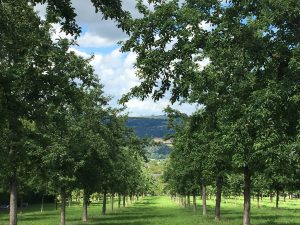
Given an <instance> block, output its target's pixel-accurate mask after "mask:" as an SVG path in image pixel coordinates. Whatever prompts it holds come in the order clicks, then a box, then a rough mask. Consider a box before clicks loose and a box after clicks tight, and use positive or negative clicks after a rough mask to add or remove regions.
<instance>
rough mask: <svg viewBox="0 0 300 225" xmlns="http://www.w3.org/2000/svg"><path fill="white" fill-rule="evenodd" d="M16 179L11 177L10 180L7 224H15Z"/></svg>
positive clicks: (16, 207) (16, 208)
mask: <svg viewBox="0 0 300 225" xmlns="http://www.w3.org/2000/svg"><path fill="white" fill-rule="evenodd" d="M17 210H18V206H17V181H16V180H15V179H13V180H12V181H11V182H10V200H9V224H10V225H17Z"/></svg>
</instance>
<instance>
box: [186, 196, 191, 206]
mask: <svg viewBox="0 0 300 225" xmlns="http://www.w3.org/2000/svg"><path fill="white" fill-rule="evenodd" d="M187 200H188V201H187V205H188V207H190V206H191V198H190V194H188V196H187Z"/></svg>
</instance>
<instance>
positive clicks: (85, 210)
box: [82, 190, 88, 222]
mask: <svg viewBox="0 0 300 225" xmlns="http://www.w3.org/2000/svg"><path fill="white" fill-rule="evenodd" d="M82 206H83V207H82V222H86V221H87V218H88V195H87V193H86V190H83V205H82Z"/></svg>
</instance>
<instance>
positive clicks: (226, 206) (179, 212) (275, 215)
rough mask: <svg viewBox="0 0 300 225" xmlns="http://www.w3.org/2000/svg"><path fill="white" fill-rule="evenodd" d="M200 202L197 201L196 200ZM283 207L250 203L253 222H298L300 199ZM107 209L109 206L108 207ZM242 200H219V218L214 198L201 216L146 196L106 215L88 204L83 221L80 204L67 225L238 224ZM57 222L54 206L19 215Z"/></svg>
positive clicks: (32, 222) (42, 224)
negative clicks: (220, 214) (87, 220)
mask: <svg viewBox="0 0 300 225" xmlns="http://www.w3.org/2000/svg"><path fill="white" fill-rule="evenodd" d="M198 202H200V200H198ZM281 204H282V206H283V208H282V209H277V210H276V209H274V208H273V204H272V205H271V204H270V203H269V201H267V199H266V201H264V202H263V204H262V206H261V208H260V209H257V208H256V207H255V206H253V208H252V209H251V210H252V224H253V225H300V210H299V209H300V202H299V200H290V201H289V202H288V203H285V205H283V204H284V203H281ZM108 208H109V207H108ZM242 208H243V207H242V201H235V200H228V201H223V202H222V221H214V218H213V201H211V200H209V201H208V209H209V212H208V216H206V217H203V216H202V215H201V206H199V207H198V211H197V213H193V212H192V210H191V208H182V207H180V206H178V205H177V204H176V203H174V202H172V201H171V200H170V199H169V198H168V197H166V196H162V197H147V198H145V199H144V200H141V201H139V202H137V203H136V204H134V205H131V206H129V207H127V208H121V209H117V210H115V211H114V212H110V211H109V210H108V214H107V215H106V216H101V215H100V212H101V206H100V205H92V206H90V207H89V222H87V223H82V222H81V221H80V217H81V207H80V206H75V205H74V206H71V207H67V225H82V224H86V225H102V224H112V225H241V221H242ZM58 222H59V211H58V210H55V209H54V206H53V205H52V204H51V205H47V206H46V207H45V211H44V212H43V213H40V212H39V206H37V205H36V206H31V207H29V208H28V209H26V210H25V212H24V213H23V214H22V215H19V223H18V224H19V225H56V224H58ZM2 224H3V225H6V224H8V216H7V212H1V213H0V225H2Z"/></svg>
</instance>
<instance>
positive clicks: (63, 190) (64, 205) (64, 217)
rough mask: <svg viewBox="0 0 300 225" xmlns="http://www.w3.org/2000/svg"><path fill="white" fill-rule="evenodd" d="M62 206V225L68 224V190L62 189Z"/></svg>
mask: <svg viewBox="0 0 300 225" xmlns="http://www.w3.org/2000/svg"><path fill="white" fill-rule="evenodd" d="M60 197H61V206H60V225H65V224H66V189H65V188H63V187H62V188H61V189H60Z"/></svg>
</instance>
